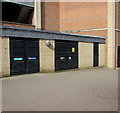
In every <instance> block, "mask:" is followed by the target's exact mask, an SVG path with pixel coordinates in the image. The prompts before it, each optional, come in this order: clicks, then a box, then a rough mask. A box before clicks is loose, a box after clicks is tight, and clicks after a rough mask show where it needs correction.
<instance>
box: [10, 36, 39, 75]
mask: <svg viewBox="0 0 120 113" xmlns="http://www.w3.org/2000/svg"><path fill="white" fill-rule="evenodd" d="M10 64H11V65H10V70H11V75H19V74H26V73H35V72H39V41H38V40H37V39H17V38H12V39H10Z"/></svg>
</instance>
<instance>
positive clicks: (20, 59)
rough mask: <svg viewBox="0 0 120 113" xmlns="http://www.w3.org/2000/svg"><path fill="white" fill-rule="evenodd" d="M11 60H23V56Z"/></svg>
mask: <svg viewBox="0 0 120 113" xmlns="http://www.w3.org/2000/svg"><path fill="white" fill-rule="evenodd" d="M13 60H23V58H14V59H13Z"/></svg>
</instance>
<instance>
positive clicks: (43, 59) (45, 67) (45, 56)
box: [39, 40, 55, 72]
mask: <svg viewBox="0 0 120 113" xmlns="http://www.w3.org/2000/svg"><path fill="white" fill-rule="evenodd" d="M46 41H47V40H40V41H39V46H40V49H39V50H40V52H39V53H40V72H53V71H55V51H54V48H55V47H54V46H55V41H54V40H50V42H51V45H50V47H48V46H47V45H46Z"/></svg>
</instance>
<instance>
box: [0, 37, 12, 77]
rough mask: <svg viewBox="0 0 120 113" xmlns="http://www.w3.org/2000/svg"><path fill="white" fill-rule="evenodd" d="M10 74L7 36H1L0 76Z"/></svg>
mask: <svg viewBox="0 0 120 113" xmlns="http://www.w3.org/2000/svg"><path fill="white" fill-rule="evenodd" d="M9 75H10V48H9V37H3V38H2V76H9Z"/></svg>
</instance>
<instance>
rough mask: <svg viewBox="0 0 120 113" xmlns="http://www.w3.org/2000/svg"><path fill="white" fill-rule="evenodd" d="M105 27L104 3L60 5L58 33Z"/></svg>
mask: <svg viewBox="0 0 120 113" xmlns="http://www.w3.org/2000/svg"><path fill="white" fill-rule="evenodd" d="M106 27H107V3H106V2H62V3H60V31H69V30H81V29H93V28H106ZM88 35H89V34H88Z"/></svg>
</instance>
